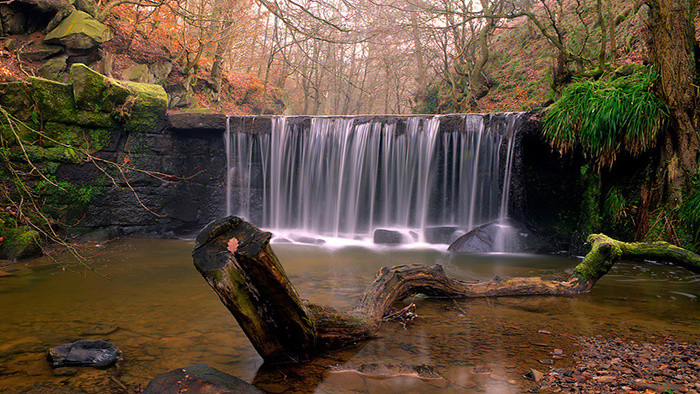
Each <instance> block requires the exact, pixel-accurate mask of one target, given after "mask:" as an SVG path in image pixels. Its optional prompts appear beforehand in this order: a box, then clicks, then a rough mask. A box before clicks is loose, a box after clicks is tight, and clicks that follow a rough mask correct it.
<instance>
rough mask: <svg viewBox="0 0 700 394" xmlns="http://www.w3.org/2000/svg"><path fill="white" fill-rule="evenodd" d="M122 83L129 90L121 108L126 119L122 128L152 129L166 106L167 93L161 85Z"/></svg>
mask: <svg viewBox="0 0 700 394" xmlns="http://www.w3.org/2000/svg"><path fill="white" fill-rule="evenodd" d="M123 84H124V86H126V87H127V88H128V89H129V91H130V92H131V96H130V97H129V98H128V99H127V101H126V102H125V103H124V104H123V105H122V108H121V110H122V113H123V114H124V118H125V119H126V122H125V123H124V129H125V130H127V131H129V132H135V133H145V132H148V131H151V130H154V129H155V128H156V127H157V125H158V123H159V122H160V121H161V118H162V117H163V115H165V110H166V109H167V107H168V95H167V94H166V93H165V90H164V89H163V87H162V86H160V85H150V84H145V83H136V82H123Z"/></svg>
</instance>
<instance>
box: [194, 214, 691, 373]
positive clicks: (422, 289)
mask: <svg viewBox="0 0 700 394" xmlns="http://www.w3.org/2000/svg"><path fill="white" fill-rule="evenodd" d="M271 237H272V234H271V233H269V232H264V231H261V230H259V229H258V228H256V227H255V226H253V225H252V224H250V223H248V222H246V221H244V220H243V219H241V218H238V217H235V216H230V217H227V218H223V219H219V220H216V221H213V222H212V223H210V224H209V225H207V227H205V228H204V229H203V230H202V231H201V232H200V233H199V235H198V236H197V240H196V242H195V245H194V249H193V251H192V256H193V259H194V264H195V266H196V267H197V270H199V272H200V273H201V274H202V276H203V277H204V278H205V279H206V280H207V282H208V283H209V285H210V286H211V287H212V289H214V291H215V292H216V293H217V294H218V295H219V298H220V299H221V301H222V302H223V303H224V305H226V307H227V308H228V309H229V311H231V313H232V314H233V316H234V317H235V318H236V320H237V321H238V323H239V325H240V326H241V328H242V329H243V332H244V333H245V334H246V336H247V337H248V339H250V341H251V343H252V344H253V346H254V347H255V349H256V350H257V351H258V353H259V354H260V356H261V357H262V358H263V359H264V360H265V361H266V362H268V363H273V364H274V363H290V362H292V363H295V362H301V361H304V360H308V359H310V358H311V357H313V355H314V354H316V353H319V352H322V351H325V350H332V349H339V348H343V347H347V346H349V345H352V344H355V343H357V342H360V341H363V340H366V339H368V338H371V337H373V336H374V335H376V332H377V328H378V327H379V324H380V323H381V322H382V319H383V318H384V317H385V316H386V315H387V314H389V313H391V311H392V306H393V305H394V304H395V303H396V302H398V301H400V300H402V299H404V298H406V297H408V296H410V295H413V294H417V293H421V294H425V295H428V296H433V297H448V298H471V297H502V296H526V295H574V294H581V293H585V292H588V291H590V290H591V288H592V287H593V285H594V284H595V283H596V281H598V279H600V278H601V277H602V276H603V275H605V274H606V273H607V272H608V271H609V270H610V268H611V267H612V266H613V265H614V264H615V263H616V262H617V261H619V260H621V259H625V258H654V259H663V260H669V261H673V262H678V263H682V264H683V265H684V266H686V267H688V268H691V269H693V270H697V268H698V267H700V265H698V263H697V262H698V261H700V256H698V255H696V254H694V253H692V252H689V251H687V250H684V249H681V248H678V247H675V246H673V245H668V244H665V243H664V244H661V243H624V242H620V241H616V240H614V239H612V238H609V237H607V236H605V235H603V234H594V235H591V236H589V242H591V243H592V249H591V252H590V253H589V254H588V255H587V256H586V257H585V258H584V259H583V261H582V262H581V263H580V264H579V265H578V266H576V268H575V269H574V274H573V276H572V277H571V278H570V279H569V280H567V281H556V280H545V279H541V278H539V277H527V278H501V277H496V278H494V279H493V280H490V281H484V282H479V281H462V280H458V279H454V278H450V277H448V276H447V275H446V274H445V272H444V270H443V269H442V267H441V266H440V265H439V264H436V265H434V266H432V267H429V266H423V265H419V264H410V265H398V266H395V267H392V268H386V267H385V268H382V269H381V270H380V271H379V273H378V274H377V277H376V278H375V279H374V281H373V282H372V284H370V286H369V287H368V288H367V289H366V290H365V292H364V293H363V295H362V296H361V297H360V299H359V300H358V302H357V304H356V305H355V306H354V307H353V308H352V309H351V310H350V311H346V312H344V311H338V310H336V309H334V308H331V307H328V306H323V305H318V304H312V303H304V302H302V300H301V298H300V297H299V295H298V293H297V292H296V290H295V289H294V287H293V286H292V284H291V283H290V282H289V279H288V278H287V276H286V274H285V272H284V269H283V268H282V266H281V264H280V263H279V261H278V259H277V257H276V256H275V253H274V252H273V250H272V248H271V247H270V244H269V243H270V238H271ZM694 272H697V271H694Z"/></svg>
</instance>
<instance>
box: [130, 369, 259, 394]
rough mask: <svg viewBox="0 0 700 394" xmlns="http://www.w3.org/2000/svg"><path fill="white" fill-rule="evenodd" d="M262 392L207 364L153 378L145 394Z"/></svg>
mask: <svg viewBox="0 0 700 394" xmlns="http://www.w3.org/2000/svg"><path fill="white" fill-rule="evenodd" d="M184 392H189V393H205V392H206V393H255V394H257V393H262V391H260V390H258V389H257V388H255V386H253V385H252V384H250V383H246V382H244V381H242V380H241V379H238V378H237V377H235V376H232V375H229V374H226V373H223V372H221V371H219V370H218V369H215V368H212V367H210V366H208V365H206V364H197V365H192V366H189V367H185V368H178V369H174V370H172V371H170V372H166V373H164V374H162V375H159V376H157V377H156V378H155V379H153V380H151V382H150V383H148V386H146V389H144V390H143V394H149V393H150V394H155V393H184Z"/></svg>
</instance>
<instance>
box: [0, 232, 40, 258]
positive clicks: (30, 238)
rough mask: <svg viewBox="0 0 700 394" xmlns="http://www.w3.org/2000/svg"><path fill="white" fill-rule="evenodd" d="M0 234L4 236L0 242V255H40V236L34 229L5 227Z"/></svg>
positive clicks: (14, 256) (23, 256) (9, 256)
mask: <svg viewBox="0 0 700 394" xmlns="http://www.w3.org/2000/svg"><path fill="white" fill-rule="evenodd" d="M0 234H1V235H2V237H3V238H4V239H3V241H2V243H0V257H2V258H9V259H26V258H29V257H37V256H41V254H42V251H41V245H40V242H41V241H40V240H41V237H40V235H39V233H38V232H37V231H36V230H33V229H31V228H30V227H28V226H20V227H12V228H6V229H4V230H3V231H2V232H1V233H0Z"/></svg>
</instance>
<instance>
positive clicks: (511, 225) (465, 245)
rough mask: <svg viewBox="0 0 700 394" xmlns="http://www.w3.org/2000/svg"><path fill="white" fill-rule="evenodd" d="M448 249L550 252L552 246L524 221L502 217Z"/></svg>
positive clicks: (481, 227) (476, 229) (458, 240)
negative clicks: (533, 231) (523, 222)
mask: <svg viewBox="0 0 700 394" xmlns="http://www.w3.org/2000/svg"><path fill="white" fill-rule="evenodd" d="M447 250H450V251H453V252H468V253H499V252H501V253H549V252H551V251H552V249H551V247H550V246H549V245H547V244H546V243H545V242H543V241H542V240H541V239H540V238H539V237H537V236H536V235H535V234H533V233H532V232H531V231H530V230H528V228H527V227H525V226H524V225H523V224H522V223H519V222H517V221H515V220H512V219H501V220H496V221H493V222H491V223H487V224H484V225H482V226H479V227H477V228H475V229H473V230H471V231H469V232H468V233H466V234H464V235H463V236H461V237H459V238H458V239H457V240H456V241H454V242H453V243H452V244H451V245H450V246H449V248H447Z"/></svg>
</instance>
